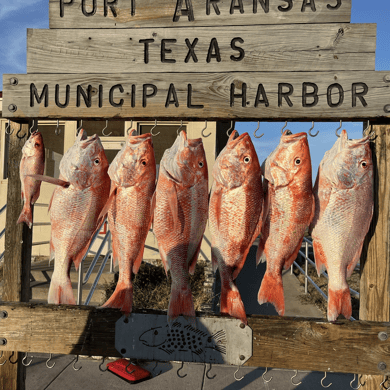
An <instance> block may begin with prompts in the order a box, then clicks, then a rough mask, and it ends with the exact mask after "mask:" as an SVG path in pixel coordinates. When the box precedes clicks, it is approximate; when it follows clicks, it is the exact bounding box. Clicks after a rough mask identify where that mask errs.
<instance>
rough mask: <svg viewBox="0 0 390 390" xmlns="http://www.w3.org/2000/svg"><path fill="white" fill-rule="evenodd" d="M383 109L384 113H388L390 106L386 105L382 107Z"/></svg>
mask: <svg viewBox="0 0 390 390" xmlns="http://www.w3.org/2000/svg"><path fill="white" fill-rule="evenodd" d="M383 109H384V111H385V112H386V113H390V104H387V105H386V106H384V107H383Z"/></svg>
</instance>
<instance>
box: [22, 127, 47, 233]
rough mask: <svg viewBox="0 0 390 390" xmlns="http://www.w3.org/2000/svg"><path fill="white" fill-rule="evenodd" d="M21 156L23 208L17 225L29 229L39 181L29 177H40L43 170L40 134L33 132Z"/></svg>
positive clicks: (43, 158) (43, 153) (39, 184)
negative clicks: (23, 223)
mask: <svg viewBox="0 0 390 390" xmlns="http://www.w3.org/2000/svg"><path fill="white" fill-rule="evenodd" d="M22 154H23V156H22V160H21V161H20V181H21V183H22V199H23V201H24V206H23V210H22V212H21V214H20V216H19V219H18V221H17V223H22V222H25V223H26V224H27V225H28V227H29V228H30V229H31V227H32V224H33V216H32V210H31V205H33V204H34V203H35V202H36V201H37V199H38V198H39V193H40V189H41V181H39V180H37V179H34V178H33V177H30V176H29V175H34V174H36V175H42V174H43V171H44V169H45V146H44V145H43V138H42V134H41V133H39V132H35V133H33V134H31V136H30V138H29V139H28V140H27V142H26V143H25V144H24V146H23V149H22Z"/></svg>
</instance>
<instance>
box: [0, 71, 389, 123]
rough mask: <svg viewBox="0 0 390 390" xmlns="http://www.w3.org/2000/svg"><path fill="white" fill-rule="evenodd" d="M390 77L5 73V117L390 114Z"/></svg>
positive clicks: (293, 117)
mask: <svg viewBox="0 0 390 390" xmlns="http://www.w3.org/2000/svg"><path fill="white" fill-rule="evenodd" d="M14 79H17V82H15V80H14ZM10 80H12V82H14V85H11V84H10ZM389 80H390V71H389V72H308V73H305V72H291V73H289V72H268V73H267V72H265V73H260V72H253V73H250V72H243V73H238V72H236V73H232V72H230V73H215V74H213V73H169V74H167V73H150V74H144V73H134V74H113V75H108V74H96V75H87V74H76V75H67V74H62V75H59V74H39V75H4V84H3V85H4V91H3V107H4V109H3V116H4V117H9V118H20V119H22V118H40V119H49V118H60V119H61V118H63V119H77V118H92V119H94V118H106V119H137V120H142V119H147V118H148V119H152V118H153V119H158V120H164V119H172V120H173V119H175V120H177V119H181V118H182V119H194V118H196V119H208V120H220V119H232V120H235V119H240V120H260V119H261V120H270V121H278V120H305V119H309V120H317V121H318V120H339V119H343V120H346V119H353V120H359V119H370V118H389V117H390V106H389V105H390V81H389ZM56 86H57V87H56ZM67 86H68V87H67ZM56 91H57V92H56ZM66 91H67V97H66V96H65V94H66ZM38 100H39V101H40V103H38ZM15 107H16V111H15V112H12V110H13V109H15Z"/></svg>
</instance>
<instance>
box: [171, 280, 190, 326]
mask: <svg viewBox="0 0 390 390" xmlns="http://www.w3.org/2000/svg"><path fill="white" fill-rule="evenodd" d="M180 315H182V316H183V317H184V318H185V319H186V320H187V321H188V322H189V323H190V324H191V325H192V326H193V327H194V328H196V316H195V309H194V302H193V299H192V292H191V288H190V286H186V287H185V288H180V287H175V286H174V285H173V284H172V290H171V299H170V300H169V306H168V325H169V326H170V327H171V326H172V324H173V323H174V322H175V320H176V319H177V318H178V317H179V316H180Z"/></svg>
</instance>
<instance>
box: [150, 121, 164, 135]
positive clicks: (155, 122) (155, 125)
mask: <svg viewBox="0 0 390 390" xmlns="http://www.w3.org/2000/svg"><path fill="white" fill-rule="evenodd" d="M156 127H157V119H155V120H154V126H153V127H152V128H151V129H150V134H152V136H153V137H155V136H156V135H159V134H160V133H161V132H160V131H159V132H158V133H157V134H153V130H154V129H155V128H156Z"/></svg>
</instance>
